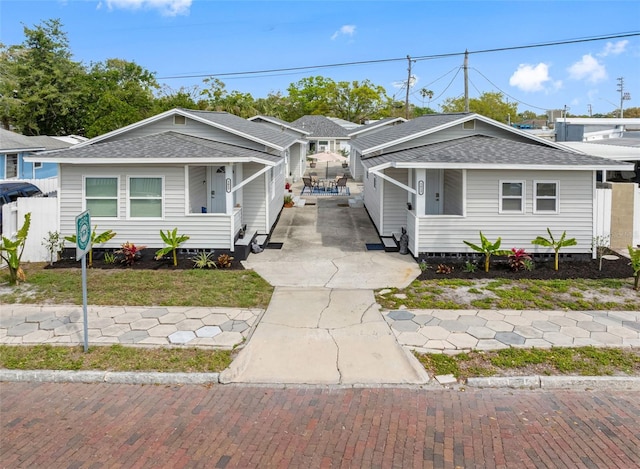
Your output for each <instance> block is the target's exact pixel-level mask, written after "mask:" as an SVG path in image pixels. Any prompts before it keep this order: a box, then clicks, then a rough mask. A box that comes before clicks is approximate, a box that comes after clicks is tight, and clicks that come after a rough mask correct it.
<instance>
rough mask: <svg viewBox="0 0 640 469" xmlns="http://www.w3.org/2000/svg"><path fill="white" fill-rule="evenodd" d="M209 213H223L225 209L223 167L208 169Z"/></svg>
mask: <svg viewBox="0 0 640 469" xmlns="http://www.w3.org/2000/svg"><path fill="white" fill-rule="evenodd" d="M208 179H209V194H210V197H209V207H208V211H209V213H225V211H226V209H227V202H226V193H225V187H224V182H225V173H224V166H219V167H218V166H212V167H209V178H208Z"/></svg>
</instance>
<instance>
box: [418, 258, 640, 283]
mask: <svg viewBox="0 0 640 469" xmlns="http://www.w3.org/2000/svg"><path fill="white" fill-rule="evenodd" d="M614 254H615V253H614ZM616 255H617V254H616ZM618 257H619V258H618V259H617V260H615V261H613V260H612V261H609V260H603V261H602V270H598V261H597V260H569V259H562V258H561V259H560V262H559V269H558V271H555V270H554V268H553V258H549V259H548V260H547V259H544V260H542V261H541V260H536V261H535V267H534V269H533V270H530V271H527V270H520V271H518V272H513V271H512V270H511V269H510V268H509V265H508V264H507V262H506V260H505V258H500V257H496V258H493V257H492V259H491V265H490V268H489V272H485V271H484V259H482V258H478V259H477V260H476V261H475V262H476V264H477V266H478V268H477V270H476V271H475V272H465V260H460V261H455V262H454V261H450V260H449V261H444V260H443V261H439V260H438V259H437V258H429V259H426V262H427V264H428V268H427V269H426V270H424V271H423V272H422V273H421V274H420V276H419V277H418V280H433V279H446V278H459V279H470V280H477V279H484V278H486V279H493V278H507V279H537V280H549V279H572V278H586V279H605V278H628V277H632V276H633V270H631V266H630V265H629V259H627V258H625V257H622V256H619V255H618ZM440 264H444V265H446V266H449V267H453V271H452V272H451V273H448V274H443V273H437V270H438V265H440Z"/></svg>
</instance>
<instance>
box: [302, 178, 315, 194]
mask: <svg viewBox="0 0 640 469" xmlns="http://www.w3.org/2000/svg"><path fill="white" fill-rule="evenodd" d="M302 182H303V183H304V187H303V188H302V192H300V195H303V194H304V191H305V189H307V190H308V191H309V195H311V194H313V187H314V184H313V181H312V180H311V178H310V177H308V178H306V177H303V178H302Z"/></svg>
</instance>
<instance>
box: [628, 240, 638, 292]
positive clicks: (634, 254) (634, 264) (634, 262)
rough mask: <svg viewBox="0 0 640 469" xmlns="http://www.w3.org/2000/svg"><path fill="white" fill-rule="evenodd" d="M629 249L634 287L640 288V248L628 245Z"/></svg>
mask: <svg viewBox="0 0 640 469" xmlns="http://www.w3.org/2000/svg"><path fill="white" fill-rule="evenodd" d="M627 249H629V258H630V259H631V268H632V269H633V279H634V280H633V288H634V289H635V290H638V289H640V285H639V284H640V248H634V247H633V246H627Z"/></svg>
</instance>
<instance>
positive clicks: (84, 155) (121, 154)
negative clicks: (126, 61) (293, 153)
mask: <svg viewBox="0 0 640 469" xmlns="http://www.w3.org/2000/svg"><path fill="white" fill-rule="evenodd" d="M38 156H39V157H41V158H42V157H46V159H47V160H48V159H51V160H54V159H55V160H60V161H62V162H64V160H67V159H87V160H92V159H126V160H132V163H133V162H143V161H144V160H145V159H163V158H166V159H167V160H169V159H171V160H176V159H185V158H187V159H220V158H222V159H233V158H257V159H262V160H268V161H271V162H274V163H275V162H278V161H280V160H281V159H282V158H281V157H280V156H274V155H270V154H269V153H266V152H263V151H257V150H251V149H249V148H243V147H238V146H235V145H229V144H227V143H221V142H216V141H213V140H207V139H205V138H200V137H193V136H190V135H184V134H181V133H178V132H173V131H169V132H163V133H160V134H154V135H145V136H141V137H132V138H126V139H122V140H114V141H111V142H104V143H95V144H93V145H87V146H84V147H76V148H68V149H65V150H56V151H51V152H46V153H41V154H39V155H38ZM43 159H44V158H43ZM136 160H138V161H136ZM140 160H142V161H140Z"/></svg>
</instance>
